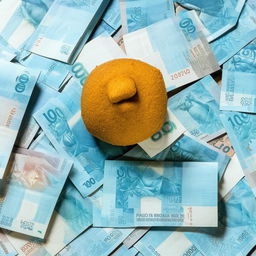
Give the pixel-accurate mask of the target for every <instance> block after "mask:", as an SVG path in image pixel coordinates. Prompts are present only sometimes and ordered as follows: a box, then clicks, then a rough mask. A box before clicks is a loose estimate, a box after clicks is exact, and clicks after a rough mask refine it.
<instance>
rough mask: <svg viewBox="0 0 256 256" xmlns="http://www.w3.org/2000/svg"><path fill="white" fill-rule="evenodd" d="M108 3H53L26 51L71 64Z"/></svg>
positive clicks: (70, 0) (69, 0)
mask: <svg viewBox="0 0 256 256" xmlns="http://www.w3.org/2000/svg"><path fill="white" fill-rule="evenodd" d="M108 3H109V0H95V1H82V0H79V1H77V0H55V1H54V2H53V4H52V5H51V7H50V8H49V10H48V12H47V14H46V15H45V17H44V18H43V20H42V21H41V23H40V25H39V26H38V27H37V29H36V31H35V32H34V34H33V36H32V38H31V40H30V42H29V43H28V44H27V45H26V50H29V51H31V52H33V53H36V54H38V55H42V56H44V57H48V58H52V59H56V60H59V61H63V62H66V63H70V64H71V63H72V62H73V61H74V60H75V59H76V57H77V55H78V54H79V52H80V51H81V49H82V47H83V45H84V44H85V43H86V41H87V40H88V39H89V36H90V34H91V33H92V31H93V29H94V27H95V25H96V24H97V22H98V21H99V19H100V17H101V15H102V14H103V12H104V10H105V8H106V7H107V5H108ZM63 17H65V19H63Z"/></svg>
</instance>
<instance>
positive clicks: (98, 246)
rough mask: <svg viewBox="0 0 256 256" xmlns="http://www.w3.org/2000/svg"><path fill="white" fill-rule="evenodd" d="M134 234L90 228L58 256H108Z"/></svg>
mask: <svg viewBox="0 0 256 256" xmlns="http://www.w3.org/2000/svg"><path fill="white" fill-rule="evenodd" d="M131 232H132V229H114V228H90V229H88V230H87V231H86V232H84V233H83V234H81V235H80V236H79V237H78V238H77V239H75V240H74V241H73V242H71V243H70V244H69V245H68V246H67V247H66V248H65V249H64V250H62V251H61V252H60V253H58V254H57V255H56V256H73V255H83V256H92V255H100V256H108V255H109V254H110V253H111V252H112V251H114V250H115V249H116V248H117V247H118V246H119V245H120V244H121V243H122V241H123V240H124V239H125V238H126V237H127V236H128V235H129V234H130V233H131Z"/></svg>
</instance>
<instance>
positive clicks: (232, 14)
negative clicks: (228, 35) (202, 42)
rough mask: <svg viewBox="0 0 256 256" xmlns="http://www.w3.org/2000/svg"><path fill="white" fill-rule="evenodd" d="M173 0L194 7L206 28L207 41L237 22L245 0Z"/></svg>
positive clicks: (221, 33)
mask: <svg viewBox="0 0 256 256" xmlns="http://www.w3.org/2000/svg"><path fill="white" fill-rule="evenodd" d="M175 2H177V3H179V4H181V5H183V6H185V7H187V8H192V9H195V10H197V11H198V12H199V18H200V20H201V21H202V23H203V24H204V26H205V27H206V29H207V34H206V35H207V39H208V41H213V40H214V39H216V38H218V37H219V36H221V35H223V34H224V33H225V32H227V31H228V30H230V29H231V28H232V27H234V26H235V25H236V24H237V21H238V19H239V16H240V13H241V11H242V8H243V6H244V3H245V0H235V1H234V0H225V1H223V0H217V1H211V0H204V1H200V0H175Z"/></svg>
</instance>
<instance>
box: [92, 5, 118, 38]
mask: <svg viewBox="0 0 256 256" xmlns="http://www.w3.org/2000/svg"><path fill="white" fill-rule="evenodd" d="M120 26H121V17H120V8H119V0H112V1H111V2H110V4H109V6H108V8H107V10H106V12H105V13H104V15H103V16H102V19H101V21H100V22H99V24H98V25H97V27H96V29H95V31H94V32H93V35H92V36H91V38H90V39H94V38H96V37H98V36H100V35H104V36H112V35H113V34H114V33H115V32H116V31H117V30H118V29H119V28H120Z"/></svg>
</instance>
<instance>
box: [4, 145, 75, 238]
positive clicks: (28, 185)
mask: <svg viewBox="0 0 256 256" xmlns="http://www.w3.org/2000/svg"><path fill="white" fill-rule="evenodd" d="M72 164H73V163H72V162H71V161H68V160H66V159H64V158H57V157H52V156H49V155H45V154H43V153H39V152H35V151H31V150H18V151H17V152H16V153H15V154H14V155H13V156H12V158H11V159H10V163H9V165H8V170H7V173H6V179H5V180H4V181H2V184H1V201H2V204H1V213H0V227H2V228H5V229H8V230H11V231H15V232H18V233H23V234H26V235H29V236H34V237H37V238H42V239H43V238H44V236H45V233H46V231H47V227H48V224H49V222H50V219H51V216H52V213H53V211H54V208H55V205H56V203H57V200H58V197H59V195H60V193H61V190H62V188H63V186H64V183H65V181H66V179H67V177H68V174H69V172H70V169H71V167H72Z"/></svg>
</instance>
